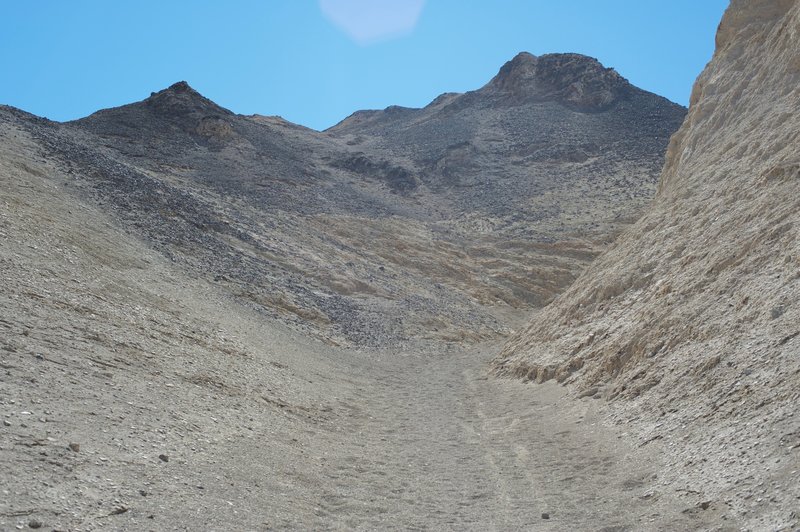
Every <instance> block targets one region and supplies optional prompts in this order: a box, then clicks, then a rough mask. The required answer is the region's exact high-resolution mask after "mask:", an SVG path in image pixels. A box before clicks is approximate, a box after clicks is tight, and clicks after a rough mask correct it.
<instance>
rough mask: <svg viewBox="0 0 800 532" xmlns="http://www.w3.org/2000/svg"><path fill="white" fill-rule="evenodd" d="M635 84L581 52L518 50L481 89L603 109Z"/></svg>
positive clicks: (521, 99)
mask: <svg viewBox="0 0 800 532" xmlns="http://www.w3.org/2000/svg"><path fill="white" fill-rule="evenodd" d="M631 88H632V86H631V85H630V84H629V83H628V81H627V80H626V79H625V78H623V77H622V76H620V75H619V74H618V73H617V72H616V71H615V70H614V69H612V68H606V67H604V66H603V65H602V64H601V63H600V62H599V61H598V60H597V59H594V58H592V57H588V56H585V55H581V54H546V55H542V56H538V57H537V56H535V55H533V54H530V53H527V52H521V53H519V54H517V55H516V56H515V57H514V58H513V59H512V60H511V61H509V62H507V63H506V64H505V65H503V67H502V68H501V69H500V71H499V72H498V73H497V75H496V76H495V77H494V78H493V79H492V80H491V81H490V82H489V83H488V85H486V86H485V87H484V88H483V89H482V92H484V93H488V94H492V95H495V96H498V97H500V98H502V99H504V100H505V101H507V102H508V103H511V104H523V103H529V102H532V101H556V102H559V103H561V104H563V105H565V106H567V107H569V108H571V109H574V110H576V111H582V112H597V111H603V110H605V109H607V108H609V107H611V106H612V105H613V104H614V103H615V102H617V101H618V100H620V99H622V98H625V97H626V95H627V94H628V92H629V91H630V90H631Z"/></svg>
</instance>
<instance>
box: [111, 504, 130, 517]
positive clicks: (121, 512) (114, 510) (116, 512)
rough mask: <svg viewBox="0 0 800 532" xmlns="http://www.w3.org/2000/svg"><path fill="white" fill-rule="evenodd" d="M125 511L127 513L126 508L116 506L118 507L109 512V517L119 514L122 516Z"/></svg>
mask: <svg viewBox="0 0 800 532" xmlns="http://www.w3.org/2000/svg"><path fill="white" fill-rule="evenodd" d="M127 511H128V508H127V507H125V506H118V507H116V508H114V509H113V510H111V515H120V514H124V513H125V512H127Z"/></svg>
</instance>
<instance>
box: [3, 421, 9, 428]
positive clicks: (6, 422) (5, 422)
mask: <svg viewBox="0 0 800 532" xmlns="http://www.w3.org/2000/svg"><path fill="white" fill-rule="evenodd" d="M3 426H4V427H10V426H11V422H10V421H9V420H7V419H4V420H3Z"/></svg>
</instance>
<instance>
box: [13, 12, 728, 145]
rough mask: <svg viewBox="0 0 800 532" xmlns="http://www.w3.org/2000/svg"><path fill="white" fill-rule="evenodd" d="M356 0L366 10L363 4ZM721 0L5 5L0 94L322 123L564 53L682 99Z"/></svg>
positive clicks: (47, 111) (40, 109) (64, 109)
mask: <svg viewBox="0 0 800 532" xmlns="http://www.w3.org/2000/svg"><path fill="white" fill-rule="evenodd" d="M365 2H366V3H365ZM727 4H728V2H727V0H670V1H663V0H661V1H654V0H493V1H488V0H487V1H483V0H261V1H257V0H253V1H250V0H227V1H224V2H223V1H215V2H212V1H208V0H191V1H189V0H186V1H181V0H171V1H166V0H158V1H152V0H137V1H122V0H119V1H108V0H102V1H101V0H72V1H69V2H67V1H57V0H38V1H24V0H9V1H7V2H4V3H3V30H2V32H0V103H4V104H8V105H13V106H15V107H19V108H22V109H24V110H26V111H29V112H32V113H35V114H37V115H41V116H46V117H48V118H51V119H54V120H70V119H74V118H79V117H81V116H85V115H88V114H90V113H92V112H93V111H95V110H97V109H101V108H106V107H113V106H117V105H122V104H125V103H130V102H133V101H138V100H141V99H143V98H146V97H147V96H148V95H149V94H150V92H152V91H157V90H160V89H162V88H165V87H167V86H169V85H171V84H172V83H174V82H175V81H179V80H186V81H188V82H189V84H190V85H192V86H193V87H194V88H195V89H197V90H198V91H200V92H201V93H203V94H204V95H205V96H207V97H209V98H211V99H212V100H214V101H216V102H217V103H219V104H220V105H223V106H225V107H227V108H229V109H231V110H232V111H235V112H238V113H243V114H252V113H259V114H265V115H281V116H283V117H284V118H286V119H288V120H291V121H293V122H297V123H300V124H303V125H306V126H309V127H313V128H315V129H324V128H326V127H329V126H331V125H333V124H334V123H336V122H338V121H339V120H341V119H343V118H344V117H346V116H347V115H349V114H350V113H352V112H353V111H355V110H357V109H375V108H384V107H386V106H388V105H393V104H397V105H406V106H413V107H420V106H424V105H426V104H427V103H428V102H429V101H430V100H432V99H433V98H435V97H436V96H437V95H438V94H440V93H442V92H451V91H458V92H463V91H467V90H472V89H476V88H478V87H480V86H482V85H483V84H484V83H486V82H487V81H488V80H489V79H491V77H492V76H494V74H496V73H497V70H498V69H499V68H500V67H501V66H502V64H503V63H504V62H505V61H507V60H509V59H511V58H512V57H513V56H514V55H516V54H517V53H518V52H520V51H523V50H524V51H528V52H531V53H534V54H537V55H539V54H543V53H549V52H578V53H584V54H587V55H591V56H593V57H597V58H598V59H600V61H601V62H602V63H604V64H605V65H606V66H609V67H614V68H615V69H616V70H617V71H618V72H620V73H621V74H622V75H623V76H625V77H626V78H628V79H629V80H630V81H631V82H632V83H634V84H635V85H638V86H639V87H642V88H644V89H646V90H649V91H653V92H656V93H658V94H661V95H663V96H666V97H667V98H669V99H671V100H673V101H676V102H678V103H682V104H684V105H686V104H687V102H688V97H689V93H690V91H691V86H692V83H693V82H694V79H695V77H696V76H697V74H698V73H699V72H700V71H701V70H702V68H703V66H704V65H705V64H706V62H708V60H709V59H710V58H711V54H712V52H713V47H714V33H715V31H716V28H717V24H718V23H719V20H720V18H721V16H722V13H723V11H724V9H725V7H726V6H727Z"/></svg>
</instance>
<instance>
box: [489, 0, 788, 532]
mask: <svg viewBox="0 0 800 532" xmlns="http://www.w3.org/2000/svg"><path fill="white" fill-rule="evenodd" d="M798 28H800V3H798V2H797V1H793V0H783V1H772V0H770V1H741V0H738V1H734V2H732V4H731V6H730V7H729V8H728V11H727V12H726V14H725V17H724V19H723V21H722V23H721V24H720V27H719V31H718V34H717V50H716V53H715V55H714V58H713V60H712V61H711V63H710V64H709V65H708V67H707V68H706V70H705V71H704V72H703V74H702V75H701V76H700V77H699V79H698V80H697V83H696V84H695V87H694V91H693V94H692V100H691V105H690V109H689V114H688V116H687V118H686V121H685V123H684V124H683V126H682V127H681V129H680V130H679V131H678V133H677V134H676V135H675V136H674V137H673V138H672V141H671V143H670V147H669V150H668V153H667V162H666V166H665V168H664V171H663V174H662V176H661V183H660V186H659V190H658V195H657V197H656V199H655V202H654V203H653V205H652V207H651V208H650V209H649V210H648V212H647V213H646V214H645V215H644V216H643V217H642V218H641V219H640V220H639V221H638V222H637V223H636V224H635V225H634V226H633V227H632V228H631V229H630V230H628V231H626V232H625V233H624V234H623V235H622V236H621V237H620V238H619V240H617V242H616V243H615V244H614V246H613V248H612V249H611V250H610V251H609V252H607V253H606V254H604V255H602V256H601V257H600V258H598V259H597V261H596V262H595V263H594V264H593V265H592V266H591V267H590V268H589V269H588V270H587V271H586V272H585V273H584V274H583V275H582V276H581V277H580V278H579V279H578V280H577V281H576V282H575V283H574V284H573V285H572V286H571V287H570V288H569V289H568V290H567V291H566V292H565V293H564V294H563V295H561V296H560V297H559V298H558V299H557V300H556V301H554V302H553V303H552V304H551V305H550V306H548V307H547V308H545V309H544V310H542V311H540V312H539V313H537V314H536V316H535V317H534V319H533V322H532V323H531V324H530V325H529V326H528V327H527V328H525V329H524V330H522V331H520V332H519V333H518V334H516V335H515V336H514V337H513V338H512V339H511V340H510V341H509V342H508V343H507V345H506V347H505V348H504V350H503V352H502V354H501V355H500V357H499V358H498V359H497V360H496V361H495V363H494V367H495V371H496V372H497V373H499V374H503V375H515V376H519V377H524V378H527V379H530V380H535V381H537V382H541V381H546V380H549V379H557V380H559V381H561V382H564V383H575V384H576V385H577V387H576V389H577V390H579V391H580V392H581V393H582V394H583V395H597V396H600V397H605V398H608V399H613V400H616V401H615V405H614V409H613V412H614V413H615V418H616V420H617V422H618V423H621V424H625V425H626V426H629V427H631V430H632V431H633V432H634V433H635V434H636V436H637V437H638V438H639V441H640V445H657V444H663V445H664V449H665V451H666V453H667V454H668V456H669V457H670V460H671V461H672V463H673V467H672V468H669V469H668V470H667V471H665V473H664V475H663V477H662V478H663V479H665V481H666V482H669V483H673V484H675V485H680V486H684V487H685V489H687V490H693V491H696V492H698V493H700V494H701V495H702V496H703V497H705V498H707V499H708V501H710V503H711V504H712V505H713V506H715V507H717V508H724V509H726V511H729V512H731V513H732V514H734V515H736V514H738V515H741V516H745V517H746V519H747V520H748V521H749V522H750V523H752V525H753V526H755V527H756V528H758V529H764V530H767V529H769V530H777V529H796V528H797V527H798V524H799V523H800V520H799V519H800V514H798V508H800V455H799V453H800V413H798V404H799V403H800V391H798V390H800V334H799V333H800V329H798V324H799V323H800V309H799V308H798V301H800V274H799V273H798V272H800V247H799V245H798V242H800V238H798V230H800V155H799V152H798V146H800V88H798V87H800V83H799V82H800V62H798V57H800V40H799V39H798Z"/></svg>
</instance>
